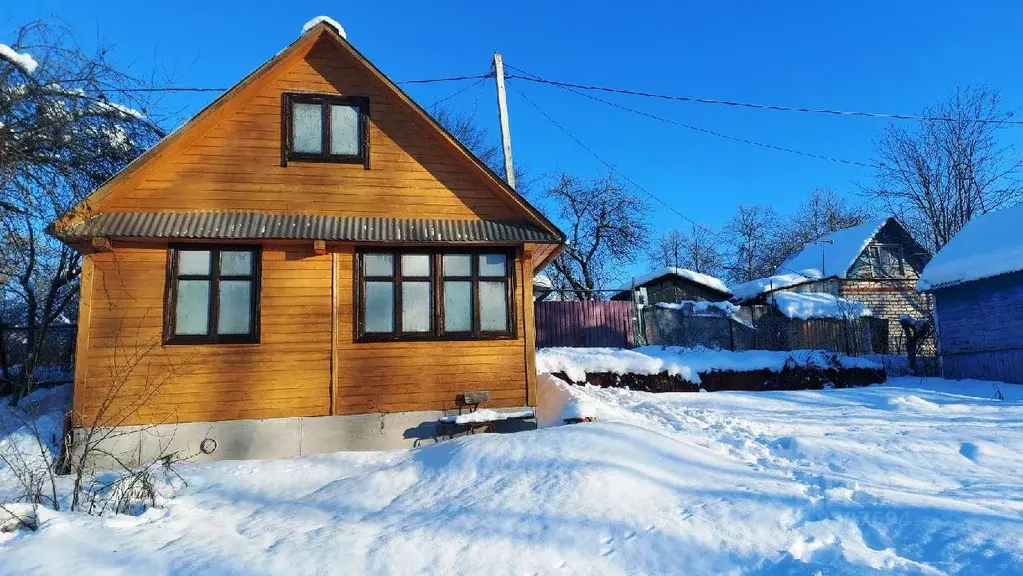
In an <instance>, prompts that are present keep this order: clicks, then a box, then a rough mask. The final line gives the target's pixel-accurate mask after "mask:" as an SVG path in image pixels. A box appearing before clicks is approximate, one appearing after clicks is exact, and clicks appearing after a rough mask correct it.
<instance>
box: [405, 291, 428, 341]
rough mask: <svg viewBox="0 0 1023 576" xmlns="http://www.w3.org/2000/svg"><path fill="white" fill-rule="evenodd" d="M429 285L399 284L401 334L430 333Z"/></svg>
mask: <svg viewBox="0 0 1023 576" xmlns="http://www.w3.org/2000/svg"><path fill="white" fill-rule="evenodd" d="M430 303H431V298H430V283H429V282H402V284H401V330H402V332H429V331H430V316H431V313H430V312H431V310H430V309H431V308H432V306H430Z"/></svg>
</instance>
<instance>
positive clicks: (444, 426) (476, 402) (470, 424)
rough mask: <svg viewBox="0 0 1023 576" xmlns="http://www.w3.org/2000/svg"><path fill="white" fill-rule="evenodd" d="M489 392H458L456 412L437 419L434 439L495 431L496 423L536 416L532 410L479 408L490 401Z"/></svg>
mask: <svg viewBox="0 0 1023 576" xmlns="http://www.w3.org/2000/svg"><path fill="white" fill-rule="evenodd" d="M490 397H491V396H490V392H488V391H486V390H481V391H478V392H465V393H464V394H459V395H458V397H457V398H456V400H455V402H456V403H457V404H458V414H453V415H451V416H444V417H443V418H440V419H438V420H437V431H436V436H435V437H434V439H435V440H440V439H441V438H443V437H447V438H454V437H455V435H457V434H462V433H465V434H481V433H487V432H496V431H497V424H498V423H499V422H504V421H508V420H529V419H530V418H534V417H536V414H535V413H534V412H533V410H522V411H519V412H496V411H494V410H489V409H486V408H484V409H483V410H480V409H479V407H480V404H484V403H486V402H489V401H490Z"/></svg>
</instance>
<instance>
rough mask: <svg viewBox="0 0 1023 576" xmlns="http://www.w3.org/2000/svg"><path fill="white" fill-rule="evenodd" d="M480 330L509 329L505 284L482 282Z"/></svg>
mask: <svg viewBox="0 0 1023 576" xmlns="http://www.w3.org/2000/svg"><path fill="white" fill-rule="evenodd" d="M480 329H482V330H483V331H484V332H496V331H505V330H507V329H508V294H507V292H506V291H505V288H504V282H480Z"/></svg>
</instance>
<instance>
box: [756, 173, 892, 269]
mask: <svg viewBox="0 0 1023 576" xmlns="http://www.w3.org/2000/svg"><path fill="white" fill-rule="evenodd" d="M871 216H872V214H871V212H870V210H869V209H867V207H866V206H862V205H860V204H858V203H856V202H853V201H850V200H849V199H848V198H846V197H844V196H841V195H839V194H838V193H837V192H835V191H834V190H833V189H831V188H826V187H825V188H814V189H812V190H810V192H809V194H807V196H806V198H805V199H804V200H803V201H802V202H800V204H799V207H798V208H797V209H796V211H795V212H794V213H792V215H791V216H789V217H788V219H787V220H786V221H784V222H782V223H781V224H780V225H779V229H778V230H777V231H776V232H775V241H774V244H775V248H774V250H772V253H771V255H770V256H771V258H770V260H771V264H772V266H771V267H772V268H777V267H778V266H781V265H782V263H784V262H785V260H786V259H788V258H789V257H790V256H792V255H793V254H795V253H796V252H798V251H800V250H802V249H803V247H804V246H806V245H807V244H809V243H810V242H813V241H815V240H819V239H820V238H822V237H824V236H827V235H828V234H831V233H832V232H837V231H838V230H842V229H845V228H851V227H853V226H858V225H860V224H863V223H864V222H866V221H868V220H869V219H870V218H871Z"/></svg>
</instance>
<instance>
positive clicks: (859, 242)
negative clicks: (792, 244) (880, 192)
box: [774, 218, 890, 278]
mask: <svg viewBox="0 0 1023 576" xmlns="http://www.w3.org/2000/svg"><path fill="white" fill-rule="evenodd" d="M889 219H890V218H884V219H881V220H871V221H869V222H864V223H863V224H859V225H857V226H851V227H849V228H843V229H841V230H836V231H835V232H832V233H831V234H828V235H826V236H823V237H821V238H818V239H817V240H815V241H813V242H810V243H809V244H807V245H805V246H803V248H802V250H800V251H799V252H797V253H796V254H794V255H792V256H790V257H789V258H788V260H786V261H785V262H783V263H782V265H781V266H779V267H778V269H777V270H775V271H774V273H775V275H779V274H783V273H786V272H792V271H793V270H801V272H800V274H805V273H806V272H808V271H813V272H816V273H817V274H819V275H820V277H824V276H829V277H830V276H834V277H837V278H845V275H846V273H848V272H849V268H851V267H852V265H853V263H854V262H856V258H858V257H859V255H860V253H861V252H863V249H864V248H866V247H867V244H869V243H870V241H871V240H872V239H873V238H874V236H875V235H877V233H878V231H880V230H881V227H883V226H884V225H885V224H887V223H888V220H889ZM822 247H823V250H824V262H823V264H824V269H823V270H821V264H822V263H821V249H822Z"/></svg>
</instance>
